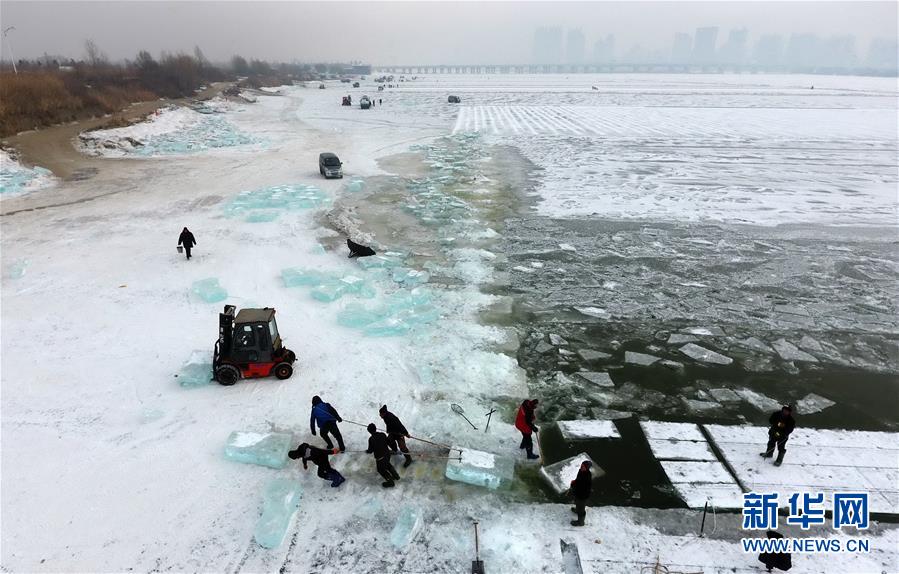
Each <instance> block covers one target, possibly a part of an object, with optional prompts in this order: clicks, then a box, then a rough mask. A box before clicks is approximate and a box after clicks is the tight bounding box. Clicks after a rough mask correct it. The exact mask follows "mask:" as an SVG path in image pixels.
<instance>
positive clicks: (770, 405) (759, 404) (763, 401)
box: [736, 389, 782, 412]
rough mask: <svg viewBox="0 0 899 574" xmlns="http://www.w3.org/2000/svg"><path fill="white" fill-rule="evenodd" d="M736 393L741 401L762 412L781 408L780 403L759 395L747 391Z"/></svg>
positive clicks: (741, 390)
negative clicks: (741, 398)
mask: <svg viewBox="0 0 899 574" xmlns="http://www.w3.org/2000/svg"><path fill="white" fill-rule="evenodd" d="M736 393H737V394H738V395H740V396H741V397H743V400H745V401H746V402H747V403H749V404H750V405H752V406H754V407H755V408H757V409H758V410H760V411H763V412H768V411H772V412H773V411H776V410H780V407H781V406H782V405H781V403H779V402H777V401H776V400H774V399H772V398H771V397H766V396H765V395H763V394H761V393H757V392H755V391H752V390H749V389H738V390H737V391H736Z"/></svg>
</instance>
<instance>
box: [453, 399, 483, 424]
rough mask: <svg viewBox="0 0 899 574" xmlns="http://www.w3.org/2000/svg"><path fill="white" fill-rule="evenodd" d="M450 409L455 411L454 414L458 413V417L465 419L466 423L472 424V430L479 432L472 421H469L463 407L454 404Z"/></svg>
mask: <svg viewBox="0 0 899 574" xmlns="http://www.w3.org/2000/svg"><path fill="white" fill-rule="evenodd" d="M450 408H451V409H453V412H454V413H456V414H457V415H459V416H460V417H462V418H463V419H465V422H467V423H468V424H470V425H471V428H473V429H474V430H478V427H476V426H474V423H472V422H471V421H470V420H468V417H467V416H465V411H464V410H462V407H460V406H459V405H457V404H456V403H453V404H452V405H450Z"/></svg>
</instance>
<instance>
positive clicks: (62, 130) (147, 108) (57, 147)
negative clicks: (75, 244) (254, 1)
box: [2, 82, 232, 180]
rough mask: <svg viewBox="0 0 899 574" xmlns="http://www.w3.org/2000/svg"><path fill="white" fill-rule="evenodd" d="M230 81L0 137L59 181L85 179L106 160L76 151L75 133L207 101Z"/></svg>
mask: <svg viewBox="0 0 899 574" xmlns="http://www.w3.org/2000/svg"><path fill="white" fill-rule="evenodd" d="M231 84H232V82H219V83H215V84H212V85H211V86H209V87H208V88H206V89H205V90H202V91H200V92H197V93H196V94H194V95H193V96H190V97H185V98H176V99H167V98H161V99H158V100H151V101H146V102H136V103H133V104H131V105H130V106H128V107H127V108H125V109H124V110H122V111H120V112H117V113H115V114H110V115H108V116H103V117H96V118H89V119H85V120H79V121H75V122H70V123H67V124H60V125H56V126H52V127H48V128H43V129H39V130H32V131H27V132H22V133H19V134H16V135H14V136H10V137H8V138H4V139H3V140H2V144H3V147H4V148H13V149H15V150H16V152H17V153H18V157H19V161H21V162H22V163H23V164H25V165H29V166H35V165H37V166H40V167H43V168H46V169H49V170H50V171H52V172H53V175H55V176H56V177H58V178H60V179H62V180H72V179H75V180H77V179H85V178H86V177H91V176H92V175H93V174H96V173H98V172H99V171H100V170H101V169H103V166H104V165H108V162H109V161H117V162H122V161H129V160H127V159H126V160H122V159H114V160H110V159H108V158H102V157H91V156H87V155H84V154H82V153H81V152H79V151H78V150H77V149H76V148H75V146H74V145H73V141H74V140H75V138H77V137H78V134H80V133H81V132H84V131H89V130H95V129H100V128H103V127H105V126H106V125H107V124H109V123H111V122H113V121H114V120H115V121H116V122H120V121H122V120H125V121H130V120H136V119H138V118H142V117H144V116H147V115H149V114H151V113H152V112H154V111H155V110H157V109H159V108H161V107H163V106H167V105H170V104H186V103H188V102H190V101H194V100H208V99H210V98H213V97H215V96H217V95H218V94H220V93H221V92H222V91H223V90H224V89H225V88H227V87H228V86H230V85H231Z"/></svg>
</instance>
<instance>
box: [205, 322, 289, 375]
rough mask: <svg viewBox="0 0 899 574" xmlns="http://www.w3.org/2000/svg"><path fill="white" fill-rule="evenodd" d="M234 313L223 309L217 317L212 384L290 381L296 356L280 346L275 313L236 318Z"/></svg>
mask: <svg viewBox="0 0 899 574" xmlns="http://www.w3.org/2000/svg"><path fill="white" fill-rule="evenodd" d="M235 310H236V308H235V307H234V306H233V305H225V309H224V312H223V313H220V314H219V338H218V341H216V344H215V354H214V356H213V370H214V374H215V378H216V380H217V381H218V382H220V383H222V384H223V385H232V384H234V383H235V382H237V380H238V379H240V378H253V377H267V376H270V375H275V376H276V377H278V378H279V379H286V378H288V377H290V375H291V374H292V373H293V367H292V366H291V365H292V363H293V362H294V361H295V360H296V355H295V354H294V353H293V351H290V350H288V349H286V348H285V347H284V346H283V345H282V344H281V335H280V334H279V333H278V323H277V321H275V310H274V309H272V308H270V307H266V308H264V309H241V311H240V312H239V313H237V315H236V316H235V314H234V311H235Z"/></svg>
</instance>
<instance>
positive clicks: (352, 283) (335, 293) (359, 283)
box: [310, 275, 375, 303]
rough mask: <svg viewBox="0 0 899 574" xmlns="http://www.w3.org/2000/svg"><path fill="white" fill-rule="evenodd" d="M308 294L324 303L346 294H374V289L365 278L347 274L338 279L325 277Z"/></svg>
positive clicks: (361, 295) (371, 295)
mask: <svg viewBox="0 0 899 574" xmlns="http://www.w3.org/2000/svg"><path fill="white" fill-rule="evenodd" d="M310 294H311V295H312V298H313V299H315V300H316V301H323V302H325V303H330V302H331V301H336V300H337V299H340V298H341V297H343V296H344V295H347V294H355V295H359V296H360V297H365V298H371V297H374V296H375V292H374V290H373V289H372V288H371V287H370V286H369V285H368V284H367V283H366V282H365V280H364V279H362V278H361V277H356V276H355V275H347V276H345V277H341V278H340V279H327V280H325V281H323V282H322V283H321V285H319V286H318V287H316V288H315V289H313V290H312V291H311V292H310Z"/></svg>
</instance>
